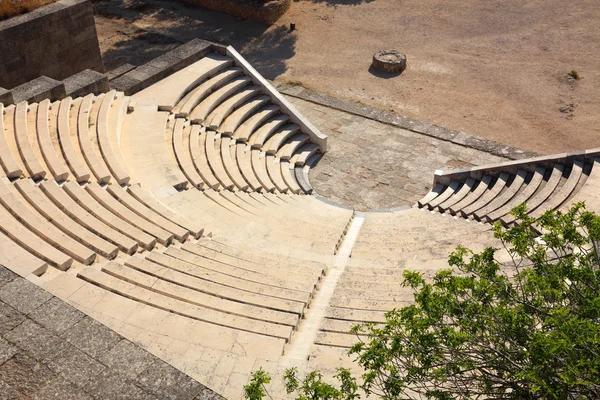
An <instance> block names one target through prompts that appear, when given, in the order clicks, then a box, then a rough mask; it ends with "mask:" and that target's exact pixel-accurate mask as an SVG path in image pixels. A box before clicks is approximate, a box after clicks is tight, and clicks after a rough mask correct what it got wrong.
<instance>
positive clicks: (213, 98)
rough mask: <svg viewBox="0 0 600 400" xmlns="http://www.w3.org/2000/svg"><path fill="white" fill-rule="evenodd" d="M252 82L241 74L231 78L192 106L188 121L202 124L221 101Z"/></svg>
mask: <svg viewBox="0 0 600 400" xmlns="http://www.w3.org/2000/svg"><path fill="white" fill-rule="evenodd" d="M251 83H252V78H250V77H247V76H243V77H237V78H234V79H232V80H231V81H230V82H228V83H226V84H225V85H223V86H222V87H220V88H219V89H217V90H215V91H214V93H212V94H210V95H209V96H208V97H206V98H205V99H204V100H202V101H201V102H200V103H198V104H197V105H196V107H194V109H193V110H192V112H191V113H190V115H189V119H190V121H192V123H196V124H202V123H203V122H204V120H205V119H206V118H207V117H208V116H209V114H210V113H211V112H212V111H213V110H214V109H215V108H217V106H219V104H221V103H222V102H223V101H225V100H227V99H228V98H229V97H231V96H233V95H234V94H235V93H237V92H239V91H240V90H243V88H244V87H246V86H248V85H250V84H251Z"/></svg>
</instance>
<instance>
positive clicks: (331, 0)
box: [305, 0, 375, 6]
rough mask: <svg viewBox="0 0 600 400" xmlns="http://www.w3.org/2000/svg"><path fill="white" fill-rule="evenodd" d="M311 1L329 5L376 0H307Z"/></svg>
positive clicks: (354, 4) (357, 3)
mask: <svg viewBox="0 0 600 400" xmlns="http://www.w3.org/2000/svg"><path fill="white" fill-rule="evenodd" d="M305 1H310V2H311V3H319V4H327V5H328V6H358V5H361V4H364V3H372V2H374V1H375V0H305Z"/></svg>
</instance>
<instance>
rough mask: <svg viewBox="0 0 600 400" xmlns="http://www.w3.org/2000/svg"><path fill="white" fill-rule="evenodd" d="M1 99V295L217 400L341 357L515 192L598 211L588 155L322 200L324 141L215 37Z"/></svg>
mask: <svg viewBox="0 0 600 400" xmlns="http://www.w3.org/2000/svg"><path fill="white" fill-rule="evenodd" d="M0 110H2V111H1V113H0V115H2V118H1V119H0V133H1V134H0V164H1V166H2V173H3V178H2V183H1V184H0V191H1V194H0V203H1V207H0V231H1V233H0V243H1V244H2V251H1V252H0V264H2V265H4V266H6V267H7V268H8V269H9V270H10V271H12V272H14V273H16V274H17V275H19V276H21V277H23V278H25V279H26V280H27V281H24V280H23V279H20V278H19V279H17V278H15V279H14V280H13V281H11V282H9V283H6V284H4V285H3V286H0V300H2V301H4V302H6V303H7V304H12V305H13V307H15V308H17V309H19V307H24V306H23V305H24V304H29V302H34V303H35V301H37V305H36V307H44V305H42V304H43V303H44V301H46V300H47V298H48V297H44V296H54V297H55V298H57V299H58V300H62V301H63V302H65V303H67V304H68V305H70V306H72V307H74V310H73V311H69V316H71V315H72V314H73V313H75V312H76V313H77V315H79V316H80V317H79V318H82V317H83V315H86V316H88V317H91V318H92V319H93V320H95V321H98V322H99V323H101V324H103V325H104V326H106V327H108V328H110V329H109V331H111V332H114V333H115V334H118V335H119V337H122V338H124V340H127V342H128V343H134V344H135V345H137V346H140V347H141V348H142V349H145V350H146V351H148V352H149V353H150V354H152V355H153V356H154V357H156V358H158V359H160V360H162V361H164V362H166V363H167V364H169V365H170V366H172V367H174V368H175V369H176V370H178V371H181V372H183V373H184V374H186V375H187V376H189V377H191V378H193V380H195V381H196V382H199V383H200V384H202V385H204V386H206V387H208V388H210V389H212V390H213V391H214V392H215V393H218V394H219V395H221V396H223V397H225V398H228V399H239V398H242V395H243V393H242V390H243V386H244V384H246V382H247V381H248V378H249V376H250V374H251V372H252V371H255V370H258V369H259V368H262V369H264V370H266V371H268V372H270V373H271V374H272V375H273V376H274V380H273V384H272V385H271V388H270V391H271V395H272V396H273V398H276V399H281V398H286V395H285V392H284V388H283V384H282V382H281V376H282V374H283V372H284V370H285V369H286V368H289V367H297V368H298V369H299V370H300V371H301V372H305V371H309V370H312V369H315V368H318V369H321V370H322V371H323V372H324V373H325V374H326V375H327V376H331V375H332V374H333V373H334V371H335V369H336V368H337V367H339V366H347V367H350V368H354V369H355V370H356V367H355V366H354V365H353V363H352V359H351V358H350V357H348V356H347V355H346V352H347V349H348V347H349V346H351V345H352V344H353V343H355V342H356V340H357V338H356V336H353V335H350V334H349V333H348V331H349V329H350V328H351V327H352V326H353V325H355V324H357V323H361V322H376V323H377V322H383V321H384V313H385V311H387V310H390V309H393V308H397V307H401V306H403V305H405V304H409V303H410V301H411V300H412V293H411V292H410V291H409V290H408V289H405V288H403V287H402V286H401V284H400V283H401V281H402V274H401V272H402V270H404V269H419V270H421V271H423V272H424V273H425V274H433V273H435V271H436V270H439V269H440V268H444V267H447V256H448V253H449V252H450V251H452V250H453V249H454V248H455V247H456V245H457V244H459V243H465V241H467V244H468V246H469V247H471V248H472V249H474V250H481V249H483V248H484V247H487V246H495V247H499V246H500V244H499V243H498V242H497V241H496V240H495V239H494V238H493V236H492V234H491V223H492V222H495V221H500V222H502V223H503V224H504V225H507V226H508V225H511V224H513V223H514V222H515V221H514V219H513V218H512V217H511V216H510V214H509V212H510V210H511V209H512V208H513V207H514V206H516V205H519V204H521V203H522V202H524V201H527V203H528V205H529V209H530V212H531V213H532V215H534V216H540V215H541V214H542V213H543V212H544V211H546V210H550V209H564V208H565V207H568V206H569V205H570V204H571V203H573V202H575V201H580V200H584V201H586V204H587V207H588V208H589V209H592V210H600V203H599V201H598V191H599V190H600V166H599V164H600V151H599V150H590V151H584V152H579V153H570V154H559V155H553V156H544V157H537V158H530V159H524V160H518V161H508V162H503V163H499V164H493V165H486V166H480V167H474V168H468V169H459V170H450V171H436V173H435V176H434V177H432V179H433V181H434V184H433V188H432V189H431V191H430V192H429V193H423V198H422V199H421V200H419V201H418V202H417V203H416V204H415V205H414V206H413V207H403V208H398V209H388V210H379V211H372V212H357V211H354V210H353V209H351V208H348V207H344V206H342V205H339V204H336V203H334V202H332V201H328V200H326V199H325V198H323V197H321V196H319V195H318V194H317V193H315V191H314V190H313V188H312V186H311V184H310V177H311V174H310V171H311V168H313V167H314V166H315V165H317V164H318V162H319V160H320V159H321V158H322V157H325V158H327V154H326V152H327V149H328V147H327V137H326V136H325V135H323V134H322V133H321V132H319V130H318V129H317V128H316V127H315V126H313V124H311V123H310V122H309V121H308V120H307V119H306V118H305V117H303V116H302V115H301V114H300V113H299V112H298V111H297V110H296V108H295V107H294V106H293V105H292V104H291V103H290V102H289V101H288V100H286V98H284V97H283V96H282V95H281V94H280V93H278V92H277V91H276V90H275V89H274V87H273V86H272V85H271V84H270V83H269V82H268V81H266V80H265V79H263V78H262V77H261V76H260V75H259V74H258V73H257V72H256V71H255V70H254V69H253V67H252V66H251V65H249V63H247V62H246V61H245V60H244V59H243V58H242V57H241V56H240V55H239V54H238V53H237V52H236V51H235V50H234V49H233V48H231V47H224V46H219V45H215V44H211V45H210V46H207V48H206V51H205V53H204V54H203V56H202V57H201V58H200V59H199V60H198V61H195V62H194V63H192V64H191V65H189V66H187V67H185V68H183V69H180V70H179V71H176V72H174V73H172V74H171V75H169V76H167V77H166V78H164V79H162V80H159V81H158V82H156V83H154V84H152V85H150V86H148V87H146V88H144V89H142V90H140V91H138V92H136V93H134V94H132V95H125V94H124V93H123V92H120V91H117V90H111V91H108V92H107V93H104V94H100V95H94V94H88V95H86V96H83V97H78V98H71V97H66V98H64V99H62V100H57V101H50V100H47V99H46V100H42V101H39V102H31V103H27V102H19V103H17V104H16V105H8V106H4V107H3V106H2V105H0ZM23 282H30V283H33V284H34V285H35V286H37V287H39V288H42V289H43V290H42V291H40V292H35V293H36V294H35V296H38V297H37V299H38V300H35V299H34V300H32V299H31V298H30V297H31V296H32V295H31V292H28V290H30V289H27V288H30V287H29V286H27V285H29V283H23ZM24 288H25V289H24ZM46 293H48V294H46ZM40 298H41V299H43V301H42V300H39V299H40ZM58 300H57V301H58ZM56 307H58V306H56ZM38 309H39V308H38ZM75 309H76V310H75ZM5 310H6V308H4V309H3V310H2V312H3V313H4V314H6V315H8V314H7V311H5ZM21 312H22V313H24V314H27V313H28V312H29V311H28V310H27V309H26V308H24V309H22V310H21ZM48 312H55V314H54V315H55V316H56V318H59V317H61V316H62V315H63V314H61V313H60V312H58V311H52V309H49V311H48ZM38 317H39V316H38ZM69 318H71V317H69ZM2 321H4V322H3V323H6V321H7V319H6V318H5V319H3V320H2ZM65 321H67V319H65ZM64 323H65V324H66V323H67V322H64ZM6 326H8V325H6ZM6 326H4V327H3V329H2V331H3V332H4V331H6V330H7V329H6ZM69 326H70V325H69ZM16 329H18V328H15V330H16ZM65 329H66V328H65ZM28 335H30V336H26V339H22V338H21V339H19V340H22V341H23V342H29V341H31V342H32V343H35V346H40V347H43V348H46V347H48V346H47V343H48V341H47V340H46V339H42V340H39V341H36V340H35V333H30V334H28ZM87 340H88V342H86V343H87V345H88V346H91V345H92V344H94V343H95V341H97V340H98V341H100V338H99V337H97V336H92V337H88V338H87ZM44 343H46V346H44ZM0 344H2V342H0ZM98 348H99V349H102V347H98ZM103 349H104V350H102V351H99V353H100V354H98V356H99V357H100V356H101V355H102V354H101V353H102V352H108V350H109V347H105V348H103ZM52 351H56V352H58V351H59V349H54V350H52V349H48V352H49V353H48V354H50V353H51V352H52ZM88 354H91V353H88ZM4 361H5V360H4V359H3V358H0V366H1V364H2V363H3V362H4ZM126 363H127V364H129V362H126ZM5 365H6V364H5ZM131 365H132V367H131V368H134V366H133V365H134V363H133V362H131ZM115 368H116V367H115ZM0 371H1V368H0ZM83 371H84V372H83V373H82V375H83V377H79V378H77V379H81V380H82V381H85V382H89V380H90V379H91V380H93V379H97V376H96V375H97V373H98V372H97V371H96V375H93V374H92V375H89V376H85V373H86V372H85V371H86V370H85V369H83ZM138 372H139V371H138ZM0 373H1V372H0ZM90 374H91V373H90ZM178 382H179V381H178ZM163 383H164V382H163ZM193 396H195V394H193V395H190V396H188V397H187V398H208V397H206V396H208V395H205V397H200V396H198V397H193ZM215 396H216V395H215ZM157 397H158V398H186V397H185V396H184V395H181V394H178V395H174V396H172V397H169V396H167V395H164V396H158V395H157ZM115 398H116V397H115ZM140 398H141V397H140ZM144 398H146V397H144Z"/></svg>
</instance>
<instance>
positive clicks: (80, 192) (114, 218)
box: [63, 182, 156, 250]
mask: <svg viewBox="0 0 600 400" xmlns="http://www.w3.org/2000/svg"><path fill="white" fill-rule="evenodd" d="M63 189H64V190H65V192H66V193H67V194H68V195H69V196H71V198H72V199H73V200H74V201H75V202H77V204H79V205H80V206H82V207H83V208H84V209H85V210H86V211H87V212H89V213H90V214H92V215H93V216H94V217H96V218H97V219H99V220H100V221H102V222H104V223H105V224H106V225H108V226H110V227H112V228H113V229H116V230H117V231H118V232H120V233H122V234H124V235H125V236H128V237H130V238H131V239H133V240H135V241H136V242H137V243H138V245H139V246H140V247H142V248H144V249H147V250H150V249H152V248H154V246H155V245H156V238H154V237H152V236H150V235H149V234H147V233H145V232H143V231H142V230H141V229H139V228H138V227H136V226H134V225H132V224H130V223H129V222H127V221H125V220H124V219H123V218H121V217H119V216H118V215H116V214H113V213H112V212H111V211H109V210H108V209H106V208H105V207H104V206H103V205H102V204H101V203H99V202H98V201H96V199H95V198H94V197H92V195H91V194H90V193H88V191H86V190H85V189H84V188H82V187H81V186H79V185H78V184H77V183H75V182H67V183H65V184H64V185H63Z"/></svg>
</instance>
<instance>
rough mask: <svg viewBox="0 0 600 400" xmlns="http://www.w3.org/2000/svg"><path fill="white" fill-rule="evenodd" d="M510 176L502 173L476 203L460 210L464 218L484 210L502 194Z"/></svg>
mask: <svg viewBox="0 0 600 400" xmlns="http://www.w3.org/2000/svg"><path fill="white" fill-rule="evenodd" d="M509 178H510V175H509V174H508V173H506V172H503V173H501V174H500V175H499V176H498V177H497V178H496V180H495V181H494V182H493V186H492V187H491V188H489V189H488V190H486V191H485V193H483V194H482V195H481V197H479V198H478V199H477V200H476V201H475V202H473V203H471V204H469V205H468V206H467V207H464V208H463V209H461V210H460V214H461V215H462V216H463V217H467V216H469V215H471V214H473V213H474V212H475V211H477V210H479V209H480V208H483V207H484V206H485V205H486V204H488V203H490V202H491V201H492V200H494V199H495V198H496V196H498V195H499V194H500V192H501V191H502V190H503V189H504V188H505V187H506V185H507V183H508V180H509Z"/></svg>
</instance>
